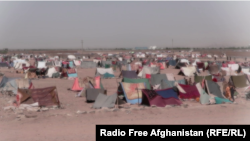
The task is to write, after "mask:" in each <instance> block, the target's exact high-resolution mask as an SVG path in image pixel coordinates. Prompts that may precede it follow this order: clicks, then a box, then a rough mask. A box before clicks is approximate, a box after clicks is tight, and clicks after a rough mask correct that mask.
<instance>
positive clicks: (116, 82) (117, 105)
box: [116, 78, 119, 109]
mask: <svg viewBox="0 0 250 141" xmlns="http://www.w3.org/2000/svg"><path fill="white" fill-rule="evenodd" d="M116 84H117V88H119V85H118V81H117V78H116ZM118 100H119V99H118V94H117V98H116V104H117V105H116V106H117V107H116V108H117V109H119V103H118Z"/></svg>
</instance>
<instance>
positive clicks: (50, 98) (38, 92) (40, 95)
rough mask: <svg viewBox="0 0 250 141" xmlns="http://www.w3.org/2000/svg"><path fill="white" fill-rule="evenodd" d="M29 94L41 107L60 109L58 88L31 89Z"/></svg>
mask: <svg viewBox="0 0 250 141" xmlns="http://www.w3.org/2000/svg"><path fill="white" fill-rule="evenodd" d="M28 94H29V95H30V96H31V98H32V99H33V101H34V102H38V104H39V106H40V107H41V106H58V107H60V101H59V97H58V92H57V89H56V86H52V87H46V88H37V89H29V91H28Z"/></svg>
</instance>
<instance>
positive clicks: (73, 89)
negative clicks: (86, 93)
mask: <svg viewBox="0 0 250 141" xmlns="http://www.w3.org/2000/svg"><path fill="white" fill-rule="evenodd" d="M82 89H83V88H81V87H80V86H79V83H78V78H75V81H74V84H73V86H72V88H71V90H72V91H81V90H82Z"/></svg>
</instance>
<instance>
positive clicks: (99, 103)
mask: <svg viewBox="0 0 250 141" xmlns="http://www.w3.org/2000/svg"><path fill="white" fill-rule="evenodd" d="M116 101H117V94H116V93H115V94H112V95H106V94H103V93H99V94H98V96H97V97H96V99H95V103H94V105H93V108H95V109H100V108H103V107H107V108H113V107H115V103H116Z"/></svg>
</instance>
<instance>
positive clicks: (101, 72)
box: [96, 68, 115, 79]
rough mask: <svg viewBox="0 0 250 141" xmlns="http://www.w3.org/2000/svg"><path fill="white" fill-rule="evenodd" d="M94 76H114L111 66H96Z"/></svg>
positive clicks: (105, 77)
mask: <svg viewBox="0 0 250 141" xmlns="http://www.w3.org/2000/svg"><path fill="white" fill-rule="evenodd" d="M96 76H101V78H104V79H107V78H115V75H114V71H113V69H112V68H96Z"/></svg>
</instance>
